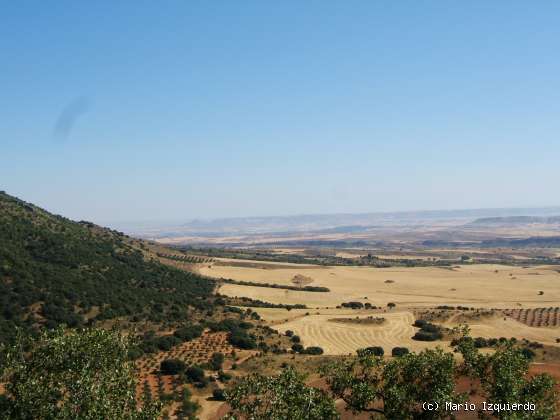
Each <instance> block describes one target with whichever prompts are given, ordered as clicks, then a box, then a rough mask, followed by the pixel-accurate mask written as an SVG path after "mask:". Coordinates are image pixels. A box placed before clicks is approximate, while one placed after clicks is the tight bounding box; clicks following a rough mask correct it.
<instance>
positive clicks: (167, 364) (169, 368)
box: [159, 359, 186, 375]
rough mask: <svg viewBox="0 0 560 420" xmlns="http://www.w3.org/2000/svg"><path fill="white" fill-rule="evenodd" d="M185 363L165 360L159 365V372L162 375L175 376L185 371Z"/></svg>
mask: <svg viewBox="0 0 560 420" xmlns="http://www.w3.org/2000/svg"><path fill="white" fill-rule="evenodd" d="M185 367H186V366H185V362H183V361H182V360H178V359H165V360H163V361H162V362H161V363H160V365H159V370H160V371H161V373H163V374H164V375H177V374H178V373H181V372H184V371H185Z"/></svg>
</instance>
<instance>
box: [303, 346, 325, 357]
mask: <svg viewBox="0 0 560 420" xmlns="http://www.w3.org/2000/svg"><path fill="white" fill-rule="evenodd" d="M323 352H324V351H323V349H322V348H321V347H317V346H311V347H307V348H306V349H305V350H304V351H303V353H305V354H313V355H317V356H318V355H320V354H323Z"/></svg>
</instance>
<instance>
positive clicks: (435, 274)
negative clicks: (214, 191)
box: [199, 259, 560, 355]
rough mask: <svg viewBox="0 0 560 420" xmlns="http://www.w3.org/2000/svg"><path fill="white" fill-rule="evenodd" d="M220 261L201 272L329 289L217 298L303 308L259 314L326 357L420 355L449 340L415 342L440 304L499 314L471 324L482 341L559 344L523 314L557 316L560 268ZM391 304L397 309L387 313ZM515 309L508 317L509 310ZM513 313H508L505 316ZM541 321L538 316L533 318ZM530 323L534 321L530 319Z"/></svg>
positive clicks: (230, 291) (559, 331) (552, 330)
mask: <svg viewBox="0 0 560 420" xmlns="http://www.w3.org/2000/svg"><path fill="white" fill-rule="evenodd" d="M228 261H229V260H225V259H224V260H222V261H220V262H219V263H218V264H213V265H210V266H204V267H202V268H200V269H199V270H200V272H201V273H202V274H204V275H207V276H211V277H215V278H230V279H234V280H245V281H251V282H256V283H271V284H279V285H293V284H292V279H293V277H294V276H296V275H298V274H301V275H305V276H307V277H310V278H311V279H313V283H311V285H312V286H324V287H328V288H329V289H330V291H329V292H306V291H299V290H285V289H274V288H268V287H255V286H242V285H235V284H223V285H222V286H221V287H220V289H219V293H221V294H224V295H227V296H239V297H242V296H244V297H250V298H253V299H259V300H263V301H266V302H271V303H281V304H305V305H307V308H308V309H298V310H295V309H294V310H291V311H287V310H285V309H270V308H266V309H258V310H257V311H258V312H259V314H260V315H261V316H262V317H263V318H264V319H265V320H267V321H269V322H270V323H271V324H273V325H274V328H275V329H277V330H279V331H281V332H285V331H287V330H292V331H294V333H296V334H297V335H299V336H300V337H301V339H302V340H303V342H304V343H305V345H306V346H320V347H322V348H323V349H324V350H325V353H326V354H333V355H335V354H340V355H342V354H349V353H353V352H354V351H355V350H356V349H358V348H362V347H367V346H372V345H378V346H382V347H383V348H384V349H385V351H386V352H387V351H389V352H390V350H391V349H392V348H393V347H397V346H405V347H408V348H410V349H411V350H421V349H423V348H426V347H435V346H437V345H439V346H443V347H447V346H448V342H445V341H444V342H441V341H440V342H420V341H415V340H412V339H411V337H412V336H413V335H414V332H415V331H416V329H415V328H414V327H413V326H412V324H413V322H414V320H415V318H416V315H415V314H416V313H417V312H418V311H420V310H424V311H426V310H428V311H429V310H431V309H433V308H436V307H438V306H442V305H450V306H459V305H460V306H466V307H469V308H476V309H479V310H480V311H484V310H490V309H496V310H497V311H495V312H494V313H493V314H492V315H487V316H482V317H473V318H472V319H468V320H467V321H466V322H467V323H468V324H469V326H470V328H471V330H472V334H473V335H474V336H481V337H487V338H492V337H502V336H506V337H516V338H519V339H522V338H527V339H529V340H534V341H538V342H541V343H543V344H547V345H553V346H558V345H559V344H558V343H557V342H556V340H557V339H558V338H560V328H558V326H552V325H545V324H544V323H542V326H539V327H537V323H536V322H533V323H532V324H531V323H528V322H522V320H518V319H516V317H517V318H519V316H517V314H518V313H519V312H520V311H519V310H524V309H528V310H530V313H533V312H534V313H535V314H539V313H541V312H542V313H543V314H544V313H548V312H551V313H554V310H553V309H550V310H549V309H547V310H541V309H534V308H552V307H557V306H560V273H559V268H558V267H557V266H536V267H518V266H506V265H491V264H478V265H475V264H473V265H457V266H454V267H449V268H439V267H412V268H402V267H394V268H374V267H351V266H334V267H329V266H313V265H297V264H278V263H274V264H269V263H266V262H259V263H258V264H255V263H254V262H252V263H251V264H247V265H246V266H243V264H240V263H239V262H237V263H235V264H234V263H232V264H234V265H228V264H229V262H228ZM351 301H354V302H361V303H364V304H365V303H370V304H371V305H374V306H377V307H378V309H375V310H365V309H361V310H351V309H347V308H336V307H337V306H339V305H341V304H342V303H343V302H351ZM389 302H392V303H395V304H396V307H395V308H394V309H387V304H388V303H389ZM507 310H509V312H508V311H507ZM508 313H509V314H510V315H509V316H508V315H507V314H508ZM372 314H373V315H375V316H380V317H384V318H385V322H384V323H383V324H381V325H368V324H359V323H337V322H333V321H332V319H333V318H336V317H352V318H355V317H360V318H362V317H367V316H371V315H372ZM535 316H536V315H535ZM531 319H532V318H531ZM547 319H548V318H547ZM462 322H465V319H464V318H457V317H451V318H449V319H448V320H442V325H444V326H446V327H449V328H451V327H454V326H456V325H459V324H460V323H462Z"/></svg>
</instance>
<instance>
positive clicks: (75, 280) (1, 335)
mask: <svg viewBox="0 0 560 420" xmlns="http://www.w3.org/2000/svg"><path fill="white" fill-rule="evenodd" d="M213 288H214V284H213V282H212V281H211V280H208V279H204V278H201V277H199V276H197V275H195V274H191V273H186V272H184V271H179V270H176V269H174V268H171V267H168V266H164V265H162V264H161V263H159V262H157V261H155V260H153V261H152V260H151V259H150V258H149V257H148V258H147V257H146V254H145V253H143V252H142V251H141V250H140V249H138V248H137V247H135V246H134V245H133V242H132V241H131V240H129V239H128V238H127V237H126V236H124V235H123V234H121V233H119V232H115V231H111V230H109V229H104V228H100V227H98V226H96V225H94V224H92V223H88V222H79V223H78V222H73V221H71V220H68V219H66V218H64V217H61V216H56V215H53V214H50V213H48V212H46V211H44V210H42V209H40V208H38V207H36V206H34V205H31V204H29V203H26V202H24V201H21V200H19V199H17V198H14V197H11V196H9V195H8V194H6V193H4V192H0V342H2V341H7V340H9V339H10V338H11V337H12V336H13V334H14V331H15V327H16V326H20V327H22V328H24V329H26V330H33V329H37V328H40V327H42V326H46V327H49V328H50V327H54V326H56V325H58V324H66V325H69V326H78V325H80V324H83V323H86V322H95V321H98V320H103V319H111V318H115V317H120V316H135V318H136V319H143V318H145V319H151V320H154V321H158V320H161V319H163V318H164V317H166V318H167V317H171V318H173V317H178V318H181V317H183V316H184V315H185V310H186V308H187V307H188V306H190V307H194V308H198V309H203V308H209V307H211V306H212V305H213V297H212V292H213Z"/></svg>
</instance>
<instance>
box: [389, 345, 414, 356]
mask: <svg viewBox="0 0 560 420" xmlns="http://www.w3.org/2000/svg"><path fill="white" fill-rule="evenodd" d="M408 353H410V352H409V351H408V349H407V348H406V347H393V350H391V356H393V357H401V356H404V355H405V354H408Z"/></svg>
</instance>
